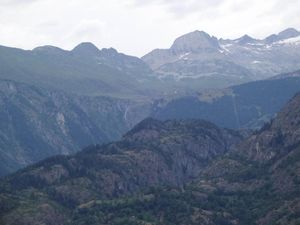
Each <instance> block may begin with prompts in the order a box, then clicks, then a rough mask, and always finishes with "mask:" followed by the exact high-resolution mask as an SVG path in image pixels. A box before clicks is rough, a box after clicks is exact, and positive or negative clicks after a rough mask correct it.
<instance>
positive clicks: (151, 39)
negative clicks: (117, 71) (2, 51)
mask: <svg viewBox="0 0 300 225" xmlns="http://www.w3.org/2000/svg"><path fill="white" fill-rule="evenodd" d="M299 15H300V1H298V0H291V1H289V2H288V3H286V2H284V1H279V0H264V1H261V0H252V1H249V0H239V1H236V0H185V1H181V0H147V1H146V0H122V1H118V0H109V1H108V0H72V1H69V0H1V1H0V27H1V29H0V44H1V45H8V46H16V47H22V48H26V49H30V48H34V47H36V46H38V45H45V44H51V45H56V46H59V47H62V48H67V49H71V48H73V47H74V46H75V45H77V44H78V43H80V42H82V41H91V42H93V43H95V44H96V45H97V46H99V47H100V48H102V47H115V48H117V49H118V50H119V51H121V52H125V53H127V54H133V55H138V56H141V55H143V54H145V53H147V52H148V51H150V50H152V49H153V48H158V47H159V48H166V47H169V46H170V45H171V44H172V42H173V40H174V39H175V38H176V37H178V36H180V35H182V34H184V33H187V32H190V31H193V30H196V29H198V30H205V31H207V32H208V33H210V34H212V35H215V36H217V37H224V38H236V37H238V36H242V35H243V34H245V33H248V34H249V35H252V36H254V37H259V38H262V37H264V36H266V35H268V34H271V33H277V32H279V31H281V30H283V29H285V28H287V27H295V28H297V29H299V28H300V18H299Z"/></svg>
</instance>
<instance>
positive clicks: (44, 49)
mask: <svg viewBox="0 0 300 225" xmlns="http://www.w3.org/2000/svg"><path fill="white" fill-rule="evenodd" d="M32 51H33V52H38V53H47V54H61V53H63V52H66V51H65V50H63V49H61V48H58V47H55V46H52V45H45V46H39V47H36V48H34V49H33V50H32Z"/></svg>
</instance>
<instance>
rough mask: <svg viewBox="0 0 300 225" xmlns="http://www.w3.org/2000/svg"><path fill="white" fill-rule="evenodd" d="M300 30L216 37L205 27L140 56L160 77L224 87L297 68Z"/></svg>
mask: <svg viewBox="0 0 300 225" xmlns="http://www.w3.org/2000/svg"><path fill="white" fill-rule="evenodd" d="M299 49H300V32H299V31H297V30H296V29H294V28H288V29H286V30H284V31H282V32H280V33H279V34H273V35H270V36H268V37H266V38H265V39H262V40H261V39H255V38H252V37H250V36H248V35H244V36H242V37H241V38H238V39H234V40H230V39H222V38H220V39H218V38H216V37H214V36H210V35H209V34H207V33H206V32H204V31H198V30H197V31H194V32H191V33H188V34H185V35H183V36H181V37H179V38H177V39H176V40H175V41H174V43H173V45H172V46H171V47H170V48H169V49H155V50H153V51H152V52H150V53H148V54H146V55H145V56H143V57H142V59H143V60H144V61H145V62H146V63H147V64H148V65H149V66H150V67H151V68H152V69H153V70H154V71H155V72H157V74H159V77H160V78H161V79H175V80H177V81H178V82H181V83H188V84H189V85H190V87H192V88H193V87H195V86H197V87H198V90H199V89H200V88H202V89H203V88H207V87H210V88H211V87H213V86H214V87H224V86H226V85H227V86H228V85H232V84H238V83H243V82H245V81H251V80H259V79H264V78H268V77H271V76H274V75H276V74H280V73H285V72H293V71H295V70H298V69H299V68H300V61H299V56H300V55H299V54H300V53H299V52H300V51H299Z"/></svg>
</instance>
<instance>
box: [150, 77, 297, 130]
mask: <svg viewBox="0 0 300 225" xmlns="http://www.w3.org/2000/svg"><path fill="white" fill-rule="evenodd" d="M299 91H300V71H295V72H292V73H285V74H281V75H277V76H275V77H272V78H269V79H267V80H259V81H253V82H249V83H245V84H241V85H236V86H231V87H228V88H226V89H220V90H210V91H203V92H199V93H198V94H190V95H186V96H182V97H178V98H175V99H171V100H164V99H162V100H158V101H157V102H156V103H155V104H154V107H153V110H152V114H151V116H152V117H154V118H158V119H163V120H164V119H187V118H193V119H204V120H207V121H210V122H213V123H215V124H217V125H218V126H220V127H227V128H234V129H241V128H242V129H244V128H246V129H249V128H250V129H257V128H260V127H261V126H262V125H263V124H264V123H265V122H267V121H269V120H270V119H271V118H273V116H274V115H275V114H276V113H277V112H278V111H279V110H280V108H281V107H282V106H283V105H284V104H285V103H286V102H287V101H288V100H289V99H290V98H291V97H292V96H293V95H295V94H296V93H297V92H299Z"/></svg>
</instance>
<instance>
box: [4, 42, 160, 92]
mask: <svg viewBox="0 0 300 225" xmlns="http://www.w3.org/2000/svg"><path fill="white" fill-rule="evenodd" d="M151 73H152V71H151V69H150V68H149V67H148V66H147V65H146V63H144V62H143V61H142V60H140V59H139V58H137V57H133V56H127V55H125V54H121V53H118V52H117V51H116V50H115V49H112V48H111V49H102V50H99V49H98V48H97V47H96V46H95V45H93V44H92V43H81V44H79V45H78V46H76V47H75V48H74V49H73V50H71V51H67V50H63V49H60V48H57V47H54V46H41V47H37V48H35V49H33V50H32V51H25V50H22V49H16V48H8V47H4V46H0V79H8V80H14V81H16V82H23V83H27V84H30V85H35V86H38V87H43V88H47V89H57V90H63V91H65V92H69V93H75V94H81V95H93V96H95V95H98V96H112V97H125V98H126V97H127V98H130V97H135V96H137V97H138V96H139V97H145V96H151V94H153V93H154V90H153V89H155V87H154V86H153V84H152V83H153V82H155V79H154V78H153V77H152V76H151ZM156 85H157V86H159V84H157V83H156Z"/></svg>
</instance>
